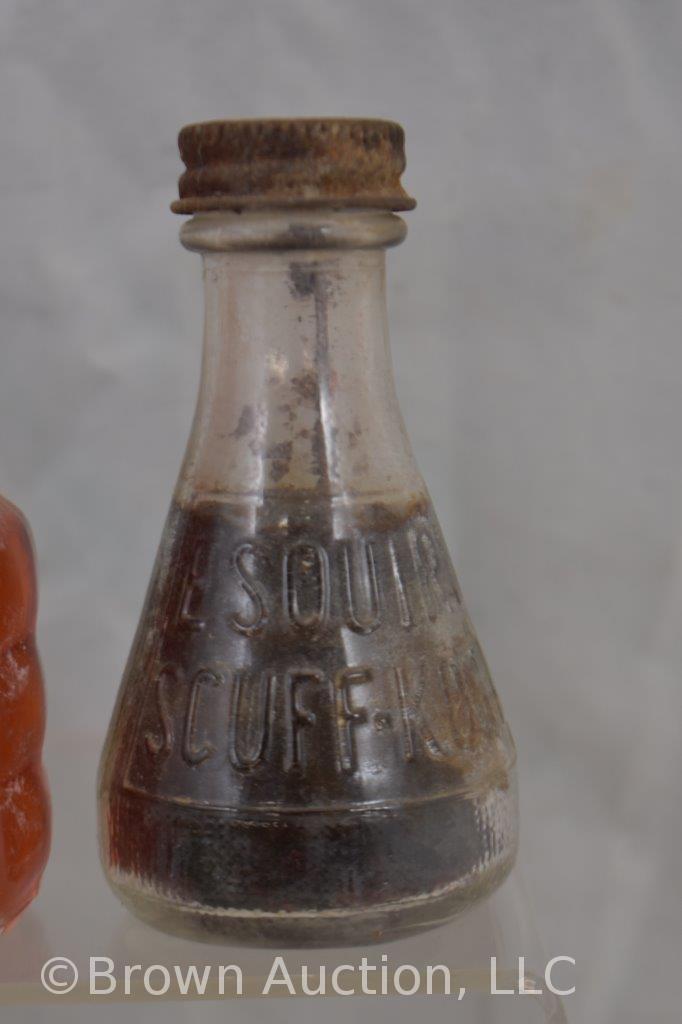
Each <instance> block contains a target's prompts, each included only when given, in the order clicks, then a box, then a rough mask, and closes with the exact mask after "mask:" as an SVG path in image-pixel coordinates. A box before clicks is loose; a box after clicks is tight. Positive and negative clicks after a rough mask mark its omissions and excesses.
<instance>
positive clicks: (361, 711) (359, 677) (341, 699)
mask: <svg viewBox="0 0 682 1024" xmlns="http://www.w3.org/2000/svg"><path fill="white" fill-rule="evenodd" d="M371 680H372V673H371V671H370V669H368V668H347V669H343V670H342V671H341V672H339V673H338V675H337V677H336V691H335V695H336V720H337V725H338V743H339V765H340V768H341V771H344V772H352V771H354V769H355V767H356V755H355V742H354V739H353V726H354V725H359V724H361V723H362V722H366V721H367V711H366V710H365V708H358V707H355V706H354V705H353V704H352V703H351V695H350V692H349V690H350V687H351V686H352V685H353V684H354V683H355V684H361V683H369V682H371Z"/></svg>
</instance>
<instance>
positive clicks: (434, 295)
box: [0, 0, 682, 1024]
mask: <svg viewBox="0 0 682 1024" xmlns="http://www.w3.org/2000/svg"><path fill="white" fill-rule="evenodd" d="M681 44H682V6H680V4H679V2H678V0H647V2H646V3H644V2H641V0H640V2H638V0H572V2H571V0H515V2H509V0H421V2H416V0H411V2H406V0H383V2H378V0H374V2H372V0H264V2H257V0H254V2H252V3H248V2H246V0H241V2H231V0H191V2H183V3H177V2H174V0H172V2H165V3H162V2H157V0H117V2H116V3H102V2H86V0H81V2H78V3H77V2H60V0H54V2H43V3H40V2H35V0H16V2H15V0H1V2H0V140H1V144H2V148H1V151H0V225H1V232H2V234H1V239H0V339H1V341H0V344H1V361H0V490H2V491H3V492H4V493H5V494H6V495H7V496H8V497H11V498H12V499H13V500H14V501H15V502H17V503H18V504H20V505H21V506H22V507H23V508H24V510H25V511H26V513H27V514H28V515H29V517H30V519H31V522H32V525H33V530H34V534H35V538H36V543H37V548H38V552H39V564H40V573H41V616H40V634H39V639H40V643H41V649H42V655H43V660H44V667H45V671H46V677H47V684H48V687H49V715H50V733H51V735H52V736H54V735H57V734H58V733H64V732H65V731H66V730H69V731H71V732H73V733H77V732H86V731H87V732H92V731H93V730H96V731H97V732H98V733H103V732H104V730H105V728H106V725H107V722H108V718H109V714H110V711H111V707H112V703H113V699H114V695H115V691H116V688H117V685H118V680H119V678H120V674H121V671H122V667H123V663H124V660H125V657H126V654H127V650H128V646H129V643H130V640H131V636H132V632H133V629H134V625H135V622H136V618H137V614H138V611H139V607H140V603H141V600H142V596H143V592H144V588H145V585H146V581H147V578H148V575H149V571H150V568H151V563H152V559H153V556H154V551H155V546H156V543H157V540H158V536H159V532H160V528H161V524H162V521H163V518H164V515H165V512H166V507H167V503H168V500H169V496H170V492H171V490H172V487H173V484H174V479H175V474H176V471H177V469H178V466H179V461H180V456H181V452H182V449H183V445H184V441H185V437H186V434H187V431H188V428H189V423H190V419H191V415H192V411H193V403H194V397H195V389H196V385H197V378H198V368H199V345H200V335H201V318H202V307H201V294H200V276H199V274H200V272H199V260H198V258H197V257H193V256H190V255H189V254H187V253H185V252H184V251H183V250H182V249H181V248H180V246H179V244H178V243H177V238H176V235H177V230H178V228H179V226H180V220H179V218H175V217H173V216H172V215H171V214H170V213H169V211H168V203H169V202H170V201H171V199H172V198H173V195H174V185H175V179H176V178H177V176H178V174H179V173H180V169H181V167H180V162H179V158H178V156H177V151H176V146H175V138H176V133H177V130H178V128H179V127H180V126H181V125H182V124H184V123H185V122H189V121H194V120H205V119H210V118H216V117H248V116H277V115H279V116H295V115H318V114H319V115H325V114H326V115H334V114H339V115H362V116H385V117H392V118H395V119H397V120H399V121H401V122H402V123H403V124H404V126H405V129H406V133H407V145H408V171H407V173H406V175H405V183H406V185H407V187H408V190H409V191H411V192H412V194H414V195H415V196H416V197H417V199H418V201H419V205H418V207H417V210H416V211H415V212H414V213H412V214H409V215H407V218H408V221H409V229H410V234H409V236H408V240H407V242H406V243H405V244H404V245H403V246H402V247H401V249H399V250H397V251H395V252H393V253H392V254H391V255H390V257H389V259H390V264H389V267H390V277H389V281H390V293H389V303H390V311H391V322H392V338H393V350H394V357H395V364H396V372H397V377H398V388H399V393H400V396H401V399H402V405H403V410H404V414H405V418H406V421H407V424H408V427H409V429H410V432H411V436H412V440H413V443H414V447H415V450H416V453H417V456H418V459H419V462H420V465H421V468H422V470H423V472H424V475H425V477H426V479H427V482H428V484H429V486H430V488H431V491H432V494H433V497H434V500H435V503H436V507H437V509H438V511H439V514H440V516H441V521H442V524H443V528H444V531H445V534H446V537H447V539H448V541H449V543H450V545H451V549H452V553H453V557H454V560H455V564H456V566H457V569H458V572H459V576H460V580H461V583H462V586H463V590H464V593H465V597H466V600H467V603H468V605H469V608H470V611H471V613H472V616H473V618H474V622H475V624H476V626H477V629H478V632H479V634H480V636H481V639H482V642H483V645H484V647H485V649H486V652H487V655H488V659H489V661H490V663H491V665H492V668H493V672H494V675H495V677H496V680H497V684H498V689H499V691H500V693H501V696H502V699H503V702H504V704H505V707H506V710H507V713H508V717H509V719H510V722H511V725H512V728H513V731H514V734H515V736H516V740H517V745H518V749H519V758H520V773H521V787H522V810H523V845H522V859H523V862H524V865H525V870H526V875H527V877H528V878H529V880H530V884H531V889H532V892H533V896H534V900H535V905H536V910H537V916H538V923H539V926H540V930H541V933H542V935H543V938H544V941H545V945H546V947H547V951H548V954H549V955H553V954H556V953H570V954H573V955H575V956H576V957H577V958H578V959H579V961H580V964H581V970H580V981H579V992H578V994H577V995H576V996H575V997H574V999H573V1001H569V1011H572V1015H573V1019H574V1020H575V1021H577V1022H579V1021H590V1022H599V1024H602V1022H603V1024H615V1022H618V1024H640V1022H641V1021H642V1020H644V1019H646V1020H651V1021H661V1022H664V1021H665V1022H668V1021H671V1020H673V1019H675V1018H676V1014H675V1004H674V998H673V994H674V989H675V987H676V983H677V973H678V972H679V962H678V958H679V948H680V932H679V921H678V919H679V904H680V896H681V895H682V886H681V885H680V874H679V862H680V853H679V847H680V840H681V838H682V824H681V820H680V817H681V814H680V804H681V801H680V796H679V787H680V782H679V780H680V777H681V775H682V753H681V750H682V748H681V745H680V739H679V736H680V721H681V718H682V715H681V708H680V692H681V686H680V669H681V654H682V644H681V642H680V621H681V617H682V553H681V550H680V524H681V515H680V513H681V507H680V506H681V503H682V464H681V462H682V460H681V458H680V432H681V430H682V402H681V401H680V390H681V380H682V339H681V336H680V335H681V330H680V327H681V321H682V287H681V283H680V268H681V266H682V202H681V199H680V193H681V190H682V178H681V174H680V162H681V157H682V136H681V135H680V119H681V108H682V62H681V61H680V48H681ZM49 747H50V744H49V741H48V765H49ZM412 1005H413V1004H410V1003H409V1001H406V1002H405V1003H404V1004H401V1007H400V1009H401V1011H402V1012H403V1013H406V1014H410V1013H412V1012H414V1011H413V1010H412V1009H411V1008H410V1007H411V1006H412ZM270 1007H271V1009H270V1010H269V1012H271V1013H274V1018H273V1019H280V1018H281V1019H286V1018H285V1016H284V1014H285V1011H284V1010H281V1011H277V1012H276V1013H275V1011H274V1004H270ZM293 1010H294V1004H289V1007H288V1010H287V1011H286V1012H287V1014H288V1013H291V1012H293ZM15 1012H16V1014H17V1020H19V1014H20V1011H18V1010H17V1011H15ZM30 1012H31V1013H33V1014H34V1016H32V1017H30V1018H28V1017H27V1018H26V1019H27V1020H28V1019H31V1020H33V1019H35V1014H36V1013H37V1011H30ZM90 1012H91V1011H90ZM105 1012H106V1011H103V1014H104V1013H105ZM189 1012H190V1011H189V1008H187V1007H175V1008H174V1009H173V1010H171V1009H170V1008H165V1009H164V1010H163V1014H164V1017H163V1019H164V1021H169V1020H171V1019H173V1020H178V1021H179V1020H184V1019H189V1018H188V1017H187V1015H188V1013H189ZM191 1012H192V1014H193V1015H194V1016H200V1015H202V1014H204V1013H209V1012H214V1013H218V1011H217V1010H213V1011H211V1008H210V1007H204V1008H202V1009H193V1010H192V1011H191ZM226 1012H227V1011H226V1009H225V1008H223V1009H222V1010H221V1011H220V1013H219V1015H218V1016H216V1018H215V1019H216V1020H218V1019H223V1018H224V1017H225V1014H226ZM229 1012H230V1016H231V1018H232V1019H235V1020H238V1019H241V1018H240V1017H238V1016H236V1015H237V1014H242V1016H244V1017H245V1016H246V1015H248V1014H254V1013H255V1010H254V1009H251V1010H248V1009H247V1008H246V1007H245V1006H242V1007H239V1008H234V1007H230V1011H229ZM264 1012H265V1011H259V1013H261V1014H263V1013H264ZM296 1012H298V1011H296ZM304 1012H305V1013H307V1014H311V1013H313V1007H311V1006H310V1005H308V1006H307V1008H306V1009H305V1011H304ZM315 1012H316V1013H319V1014H321V1019H323V1020H324V1019H325V1018H324V1014H325V1013H327V1014H328V1015H329V1019H331V1017H332V1014H335V1013H338V1012H339V1009H338V1006H337V1007H336V1009H333V1008H332V1005H331V1003H328V1004H325V1006H324V1007H322V1008H318V1010H317V1011H315ZM343 1012H344V1014H345V1018H346V1019H347V1018H348V1017H349V1016H351V1015H352V1014H353V1013H355V1012H356V1011H355V1010H354V1009H353V1006H352V1005H351V1006H349V1005H348V1004H344V1006H343ZM364 1012H365V1014H366V1012H367V1011H366V1010H365V1011H364ZM372 1012H374V1013H375V1014H376V1017H375V1019H376V1021H379V1020H383V1018H384V1016H385V1013H384V1011H383V1010H381V1011H380V1010H379V1008H376V1009H375V1010H374V1011H372ZM419 1012H420V1013H423V1014H424V1015H425V1017H429V1016H430V1019H432V1020H434V1021H435V1020H441V1019H442V1020H446V1019H447V1020H450V1019H451V1017H452V1013H453V1011H452V1008H451V1007H446V1006H444V1005H443V1004H440V1003H439V1004H436V1003H435V1002H434V1003H433V1004H432V1005H430V1006H427V1005H421V1006H420V1011H419ZM112 1013H113V1011H112ZM142 1013H144V1014H149V1015H150V1017H149V1019H150V1020H151V1019H152V1018H153V1019H156V1017H155V1016H154V1015H159V1014H160V1013H161V1009H160V1008H156V1009H153V1010H152V1009H150V1010H144V1011H140V1010H134V1009H131V1008H128V1009H125V1010H120V1011H119V1016H117V1018H116V1019H125V1017H124V1016H122V1015H124V1014H127V1015H128V1016H129V1017H130V1019H137V1017H138V1015H139V1014H142ZM171 1014H173V1015H174V1016H171ZM278 1014H279V1016H278ZM21 1019H22V1020H23V1019H24V1018H23V1017H22V1018H21ZM50 1019H51V1020H53V1019H54V1017H52V1016H51V1017H50ZM97 1019H98V1020H99V1019H104V1016H102V1018H99V1017H98V1018H97ZM159 1019H160V1018H159ZM253 1019H258V1014H257V1015H256V1016H255V1017H254V1018H253ZM311 1019H312V1018H311Z"/></svg>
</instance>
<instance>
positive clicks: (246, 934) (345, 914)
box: [108, 856, 514, 948]
mask: <svg viewBox="0 0 682 1024" xmlns="http://www.w3.org/2000/svg"><path fill="white" fill-rule="evenodd" d="M513 863H514V857H513V856H510V857H509V858H507V859H505V860H504V861H498V862H496V863H495V864H494V865H492V866H490V867H488V868H487V869H484V870H479V871H477V872H476V874H475V876H468V877H466V878H463V879H459V880H457V881H456V882H453V883H452V885H450V886H446V887H444V888H442V889H440V890H436V891H434V892H431V893H424V894H420V895H418V896H414V897H410V898H407V899H403V900H397V901H395V902H391V903H383V904H376V905H374V906H369V907H365V908H362V909H343V910H328V909H326V910H315V909H310V910H298V911H285V910H280V911H274V912H273V911H259V910H249V911H245V910H242V909H231V908H217V907H208V906H200V905H197V904H188V903H181V902H178V901H175V900H172V899H169V898H168V897H166V896H163V895H159V894H157V893H154V892H151V891H149V890H147V891H145V890H144V889H142V888H141V887H139V885H135V884H134V883H132V882H131V881H129V880H127V879H126V880H123V879H121V880H117V879H114V878H111V877H110V878H109V879H108V880H109V884H110V886H111V888H112V889H113V891H114V893H115V894H116V895H117V896H118V898H119V899H120V900H121V901H122V903H123V904H124V905H125V906H126V907H127V909H128V910H130V911H131V913H133V914H134V915H135V916H136V917H137V918H139V919H140V920H141V921H143V922H144V923H145V924H148V925H150V926H151V927H153V928H157V929H158V930H159V931H163V932H166V933H168V934H170V935H176V936H179V937H181V938H185V939H192V940H194V941H195V942H208V943H214V944H225V945H241V946H256V947H261V948H282V947H299V948H325V947H326V948H334V947H342V946H366V945H371V944H375V943H380V942H391V941H394V940H395V939H400V938H405V937H407V936H409V935H414V934H417V933H419V932H421V931H427V930H428V929H431V928H437V927H439V926H441V925H444V924H447V922H448V921H450V920H452V918H454V917H456V916H457V915H459V914H461V913H462V912H464V911H465V910H467V909H469V908H470V907H471V906H472V905H473V904H474V903H478V902H479V901H480V900H482V899H485V898H486V897H487V896H489V895H491V894H492V893H493V892H494V891H495V889H497V888H498V887H499V886H500V885H501V884H502V882H504V880H505V879H506V877H507V875H508V874H509V872H510V871H511V868H512V867H513Z"/></svg>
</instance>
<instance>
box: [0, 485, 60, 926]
mask: <svg viewBox="0 0 682 1024" xmlns="http://www.w3.org/2000/svg"><path fill="white" fill-rule="evenodd" d="M36 613H37V588H36V578H35V565H34V558H33V546H32V543H31V535H30V533H29V529H28V526H27V524H26V521H25V519H24V517H23V516H22V514H21V513H20V512H19V510H18V509H17V508H15V507H14V505H12V504H10V502H8V501H6V500H5V499H4V498H0V932H3V931H6V930H7V929H8V928H9V927H10V926H11V925H12V924H13V923H14V922H15V921H16V919H17V918H18V917H19V915H20V914H21V913H22V911H23V910H25V909H26V907H27V906H28V904H29V903H30V902H31V901H32V900H33V899H34V898H35V896H36V894H37V892H38V887H39V885H40V879H41V876H42V873H43V870H44V868H45V864H46V862H47V857H48V853H49V847H50V807H49V800H48V795H47V787H46V783H45V777H44V773H43V768H42V764H41V757H42V745H43V733H44V730H45V700H44V695H43V679H42V674H41V671H40V662H39V661H38V653H37V650H36V644H35V636H34V634H35V625H36Z"/></svg>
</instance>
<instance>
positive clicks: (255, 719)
mask: <svg viewBox="0 0 682 1024" xmlns="http://www.w3.org/2000/svg"><path fill="white" fill-rule="evenodd" d="M274 684H275V676H270V675H268V674H267V673H266V672H262V673H261V674H260V675H259V676H258V678H257V679H254V678H252V676H250V675H249V674H248V673H246V672H240V673H238V674H237V675H236V676H235V677H234V681H233V684H232V700H231V702H230V727H229V732H228V747H229V755H230V761H231V763H232V764H233V765H234V767H235V768H237V769H238V770H239V771H251V770H252V769H254V768H255V767H256V766H257V765H259V764H260V763H261V762H262V761H263V759H264V755H265V749H266V745H267V741H268V726H269V720H270V711H271V706H272V688H273V686H274Z"/></svg>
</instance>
